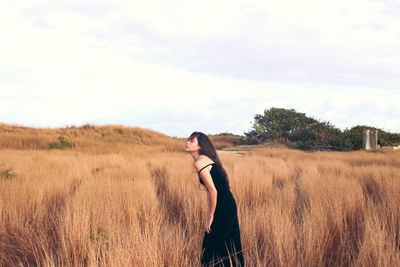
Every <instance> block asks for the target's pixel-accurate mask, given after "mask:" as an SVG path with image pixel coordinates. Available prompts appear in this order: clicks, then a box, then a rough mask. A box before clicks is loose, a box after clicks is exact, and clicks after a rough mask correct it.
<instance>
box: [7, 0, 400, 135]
mask: <svg viewBox="0 0 400 267" xmlns="http://www.w3.org/2000/svg"><path fill="white" fill-rule="evenodd" d="M1 5H2V6H1V8H0V30H1V32H2V33H3V34H2V36H0V51H4V52H3V53H0V62H1V64H0V94H1V97H0V106H1V108H0V121H3V122H10V123H21V124H30V125H34V126H35V125H36V126H64V125H66V124H83V123H86V122H91V123H97V124H104V123H120V124H126V125H137V126H142V127H148V128H152V129H155V130H158V131H161V132H164V133H167V134H171V135H176V136H182V135H183V136H185V135H188V134H190V132H191V131H192V129H193V130H197V129H199V130H203V131H205V132H209V133H217V132H222V131H229V132H234V133H239V134H241V133H243V132H244V131H247V130H248V129H249V128H250V127H251V120H252V118H253V116H254V115H255V114H256V113H261V112H262V111H263V110H264V109H266V108H270V107H284V108H295V109H296V110H298V111H300V112H306V113H307V115H310V116H314V117H316V118H318V119H323V120H329V121H331V122H332V123H333V124H334V125H337V126H339V127H342V128H345V127H351V126H354V125H357V124H374V125H375V126H378V127H382V128H387V129H391V130H395V131H400V125H399V124H396V123H395V121H397V120H396V118H397V117H398V116H399V115H400V114H399V108H398V105H397V103H396V100H395V99H399V93H398V92H399V89H400V88H399V84H400V65H399V64H398V62H400V54H399V53H398V47H399V46H400V34H399V33H400V18H399V16H398V15H397V13H396V11H394V9H395V7H397V6H398V5H399V2H398V1H395V0H386V1H372V0H363V1H355V0H348V1H345V0H338V1H331V2H327V1H323V2H321V1H317V0H307V1H301V2H299V1H289V0H283V1H279V2H277V1H261V0H260V1H225V0H223V1H208V0H207V1H200V2H199V1H184V2H182V1H177V0H171V1H167V2H166V1H156V0H149V1H140V2H139V1H122V0H120V1H113V2H109V1H96V2H93V1H76V0H73V1H56V2H54V1H49V0H38V1H34V2H32V1H2V3H1Z"/></svg>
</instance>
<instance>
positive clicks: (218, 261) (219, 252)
mask: <svg viewBox="0 0 400 267" xmlns="http://www.w3.org/2000/svg"><path fill="white" fill-rule="evenodd" d="M210 165H212V168H211V171H210V174H211V177H212V180H213V182H214V185H215V188H216V189H217V206H216V208H215V212H214V220H213V222H212V224H211V232H210V233H209V234H207V232H206V233H205V235H204V239H203V245H202V249H203V253H202V256H201V264H202V265H205V266H231V264H232V266H244V260H243V254H242V244H241V241H240V230H239V221H238V216H237V207H236V202H235V199H234V198H233V195H232V193H231V191H230V189H229V184H228V180H227V179H226V175H225V173H224V172H223V170H222V169H221V167H220V166H219V165H217V164H216V163H211V164H208V165H206V166H204V167H203V168H202V169H201V170H200V171H199V172H198V174H199V179H200V183H201V184H203V182H202V180H201V178H200V172H201V171H202V170H203V169H204V168H206V167H208V166H210ZM203 185H204V184H203ZM214 264H215V265H214Z"/></svg>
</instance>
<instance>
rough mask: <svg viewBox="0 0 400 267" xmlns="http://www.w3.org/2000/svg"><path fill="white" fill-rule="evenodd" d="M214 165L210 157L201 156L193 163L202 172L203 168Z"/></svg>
mask: <svg viewBox="0 0 400 267" xmlns="http://www.w3.org/2000/svg"><path fill="white" fill-rule="evenodd" d="M212 163H214V161H212V160H211V159H210V158H209V157H207V156H204V155H200V156H199V158H198V159H197V160H196V161H195V162H194V163H193V165H194V167H195V168H196V170H197V171H199V170H201V169H202V168H203V167H205V166H207V165H209V164H212Z"/></svg>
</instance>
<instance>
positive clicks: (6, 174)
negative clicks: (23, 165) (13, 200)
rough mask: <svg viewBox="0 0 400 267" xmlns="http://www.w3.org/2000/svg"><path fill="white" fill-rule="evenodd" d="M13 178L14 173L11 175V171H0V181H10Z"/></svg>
mask: <svg viewBox="0 0 400 267" xmlns="http://www.w3.org/2000/svg"><path fill="white" fill-rule="evenodd" d="M13 177H15V173H12V169H4V170H2V169H0V181H1V180H5V179H11V178H13Z"/></svg>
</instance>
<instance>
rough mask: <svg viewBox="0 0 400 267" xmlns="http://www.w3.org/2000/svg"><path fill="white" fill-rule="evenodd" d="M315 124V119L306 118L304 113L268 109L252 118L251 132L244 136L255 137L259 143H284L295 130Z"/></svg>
mask: <svg viewBox="0 0 400 267" xmlns="http://www.w3.org/2000/svg"><path fill="white" fill-rule="evenodd" d="M316 122H317V121H316V120H315V119H313V118H308V117H306V115H305V113H299V112H296V111H295V110H294V109H283V108H270V109H269V110H268V109H266V110H264V114H256V115H255V116H254V123H253V130H252V131H250V132H248V133H245V135H246V136H248V137H250V138H253V139H254V137H255V136H256V137H257V139H259V140H260V141H261V142H265V141H267V140H274V141H279V142H282V141H283V142H284V141H288V140H289V136H290V135H291V134H293V133H294V132H296V131H297V130H299V129H304V128H306V127H307V125H310V124H313V123H316Z"/></svg>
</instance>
